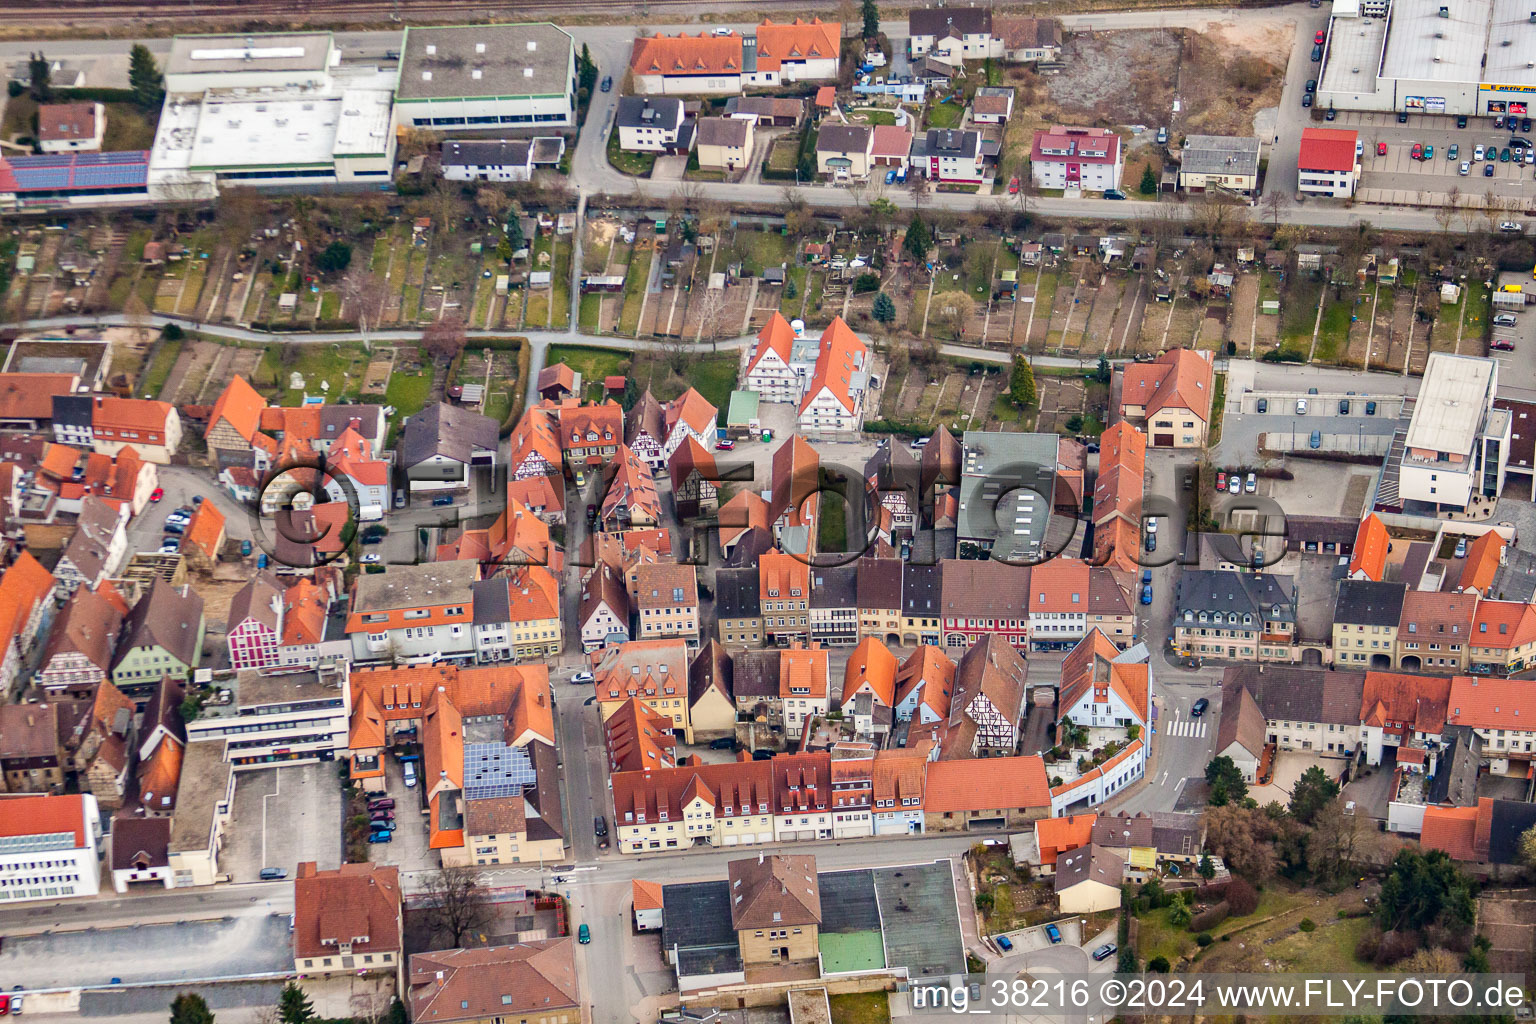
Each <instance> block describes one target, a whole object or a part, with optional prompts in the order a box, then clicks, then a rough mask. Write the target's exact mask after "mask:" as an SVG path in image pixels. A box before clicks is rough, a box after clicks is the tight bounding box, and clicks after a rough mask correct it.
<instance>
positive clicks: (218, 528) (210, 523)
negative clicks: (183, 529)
mask: <svg viewBox="0 0 1536 1024" xmlns="http://www.w3.org/2000/svg"><path fill="white" fill-rule="evenodd" d="M223 539H224V513H222V512H220V511H219V510H218V509H217V508H216V507H214V504H213V502H212V501H208V500H204V501H203V503H202V504H201V505H199V506H198V507H197V511H196V512H193V513H192V521H191V522H190V523H188V524H187V535H186V537H185V538H184V540H183V543H184V544H191V545H193V546H194V547H196V548H197V549H198V550H199V551H201V552H202V553H203V554H205V555H207V556H208V557H209V558H218V557H219V545H220V544H221V543H222V542H223Z"/></svg>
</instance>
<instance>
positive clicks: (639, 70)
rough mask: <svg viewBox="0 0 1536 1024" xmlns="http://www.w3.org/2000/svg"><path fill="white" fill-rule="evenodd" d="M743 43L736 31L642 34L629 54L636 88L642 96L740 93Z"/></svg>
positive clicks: (630, 68)
mask: <svg viewBox="0 0 1536 1024" xmlns="http://www.w3.org/2000/svg"><path fill="white" fill-rule="evenodd" d="M742 45H743V40H742V37H741V36H740V35H738V34H736V33H735V32H729V33H726V34H724V35H714V34H712V33H709V32H700V33H699V34H698V35H696V36H693V35H688V34H687V33H679V34H678V35H675V36H669V35H665V34H658V35H653V36H639V37H637V38H636V39H635V42H634V46H633V48H632V49H631V51H630V57H629V70H630V72H631V74H632V75H633V81H634V91H635V92H636V93H637V94H638V95H641V96H679V95H681V96H688V95H717V96H718V95H730V94H735V93H739V92H741V87H742V73H743V72H742V65H743V56H744V54H743V48H742Z"/></svg>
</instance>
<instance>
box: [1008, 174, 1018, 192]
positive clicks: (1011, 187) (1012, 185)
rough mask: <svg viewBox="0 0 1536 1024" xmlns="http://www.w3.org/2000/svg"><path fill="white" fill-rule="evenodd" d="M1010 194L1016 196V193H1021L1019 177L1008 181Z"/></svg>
mask: <svg viewBox="0 0 1536 1024" xmlns="http://www.w3.org/2000/svg"><path fill="white" fill-rule="evenodd" d="M1008 194H1009V195H1011V196H1016V195H1018V194H1019V179H1018V178H1014V179H1013V180H1012V181H1010V182H1008Z"/></svg>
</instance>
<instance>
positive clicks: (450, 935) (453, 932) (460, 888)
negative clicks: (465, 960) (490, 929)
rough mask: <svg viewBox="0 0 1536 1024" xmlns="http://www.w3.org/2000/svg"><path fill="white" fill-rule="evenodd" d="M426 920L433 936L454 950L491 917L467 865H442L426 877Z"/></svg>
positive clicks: (484, 925)
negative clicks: (448, 866)
mask: <svg viewBox="0 0 1536 1024" xmlns="http://www.w3.org/2000/svg"><path fill="white" fill-rule="evenodd" d="M423 894H424V895H425V896H426V898H427V902H426V912H427V922H428V925H429V927H430V928H431V929H432V933H433V935H434V936H438V937H441V938H443V939H444V940H445V941H446V942H447V943H448V948H453V949H456V948H458V947H460V946H463V945H464V941H465V940H466V939H468V938H470V937H471V936H473V935H474V934H475V933H476V932H479V931H480V930H481V929H483V928H485V927H486V926H487V925H488V924H489V923H490V920H491V913H490V906H489V904H488V902H487V900H486V897H485V892H484V890H483V889H481V887H480V879H479V876H478V875H477V874H476V873H475V872H474V871H472V870H471V869H469V868H466V867H459V868H442V869H440V870H438V871H434V872H432V873H431V874H429V875H427V877H426V884H425V886H424V888H423Z"/></svg>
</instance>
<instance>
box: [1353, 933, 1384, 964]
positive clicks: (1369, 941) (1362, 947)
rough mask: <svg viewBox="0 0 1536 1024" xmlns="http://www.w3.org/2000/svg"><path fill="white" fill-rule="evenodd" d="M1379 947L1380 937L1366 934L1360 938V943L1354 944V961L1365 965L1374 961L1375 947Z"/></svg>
mask: <svg viewBox="0 0 1536 1024" xmlns="http://www.w3.org/2000/svg"><path fill="white" fill-rule="evenodd" d="M1379 945H1381V936H1380V935H1378V934H1377V933H1375V932H1366V933H1365V934H1364V935H1362V936H1360V941H1359V942H1357V943H1355V959H1357V960H1363V961H1365V962H1366V963H1370V962H1371V961H1373V960H1375V959H1376V947H1378V946H1379Z"/></svg>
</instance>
